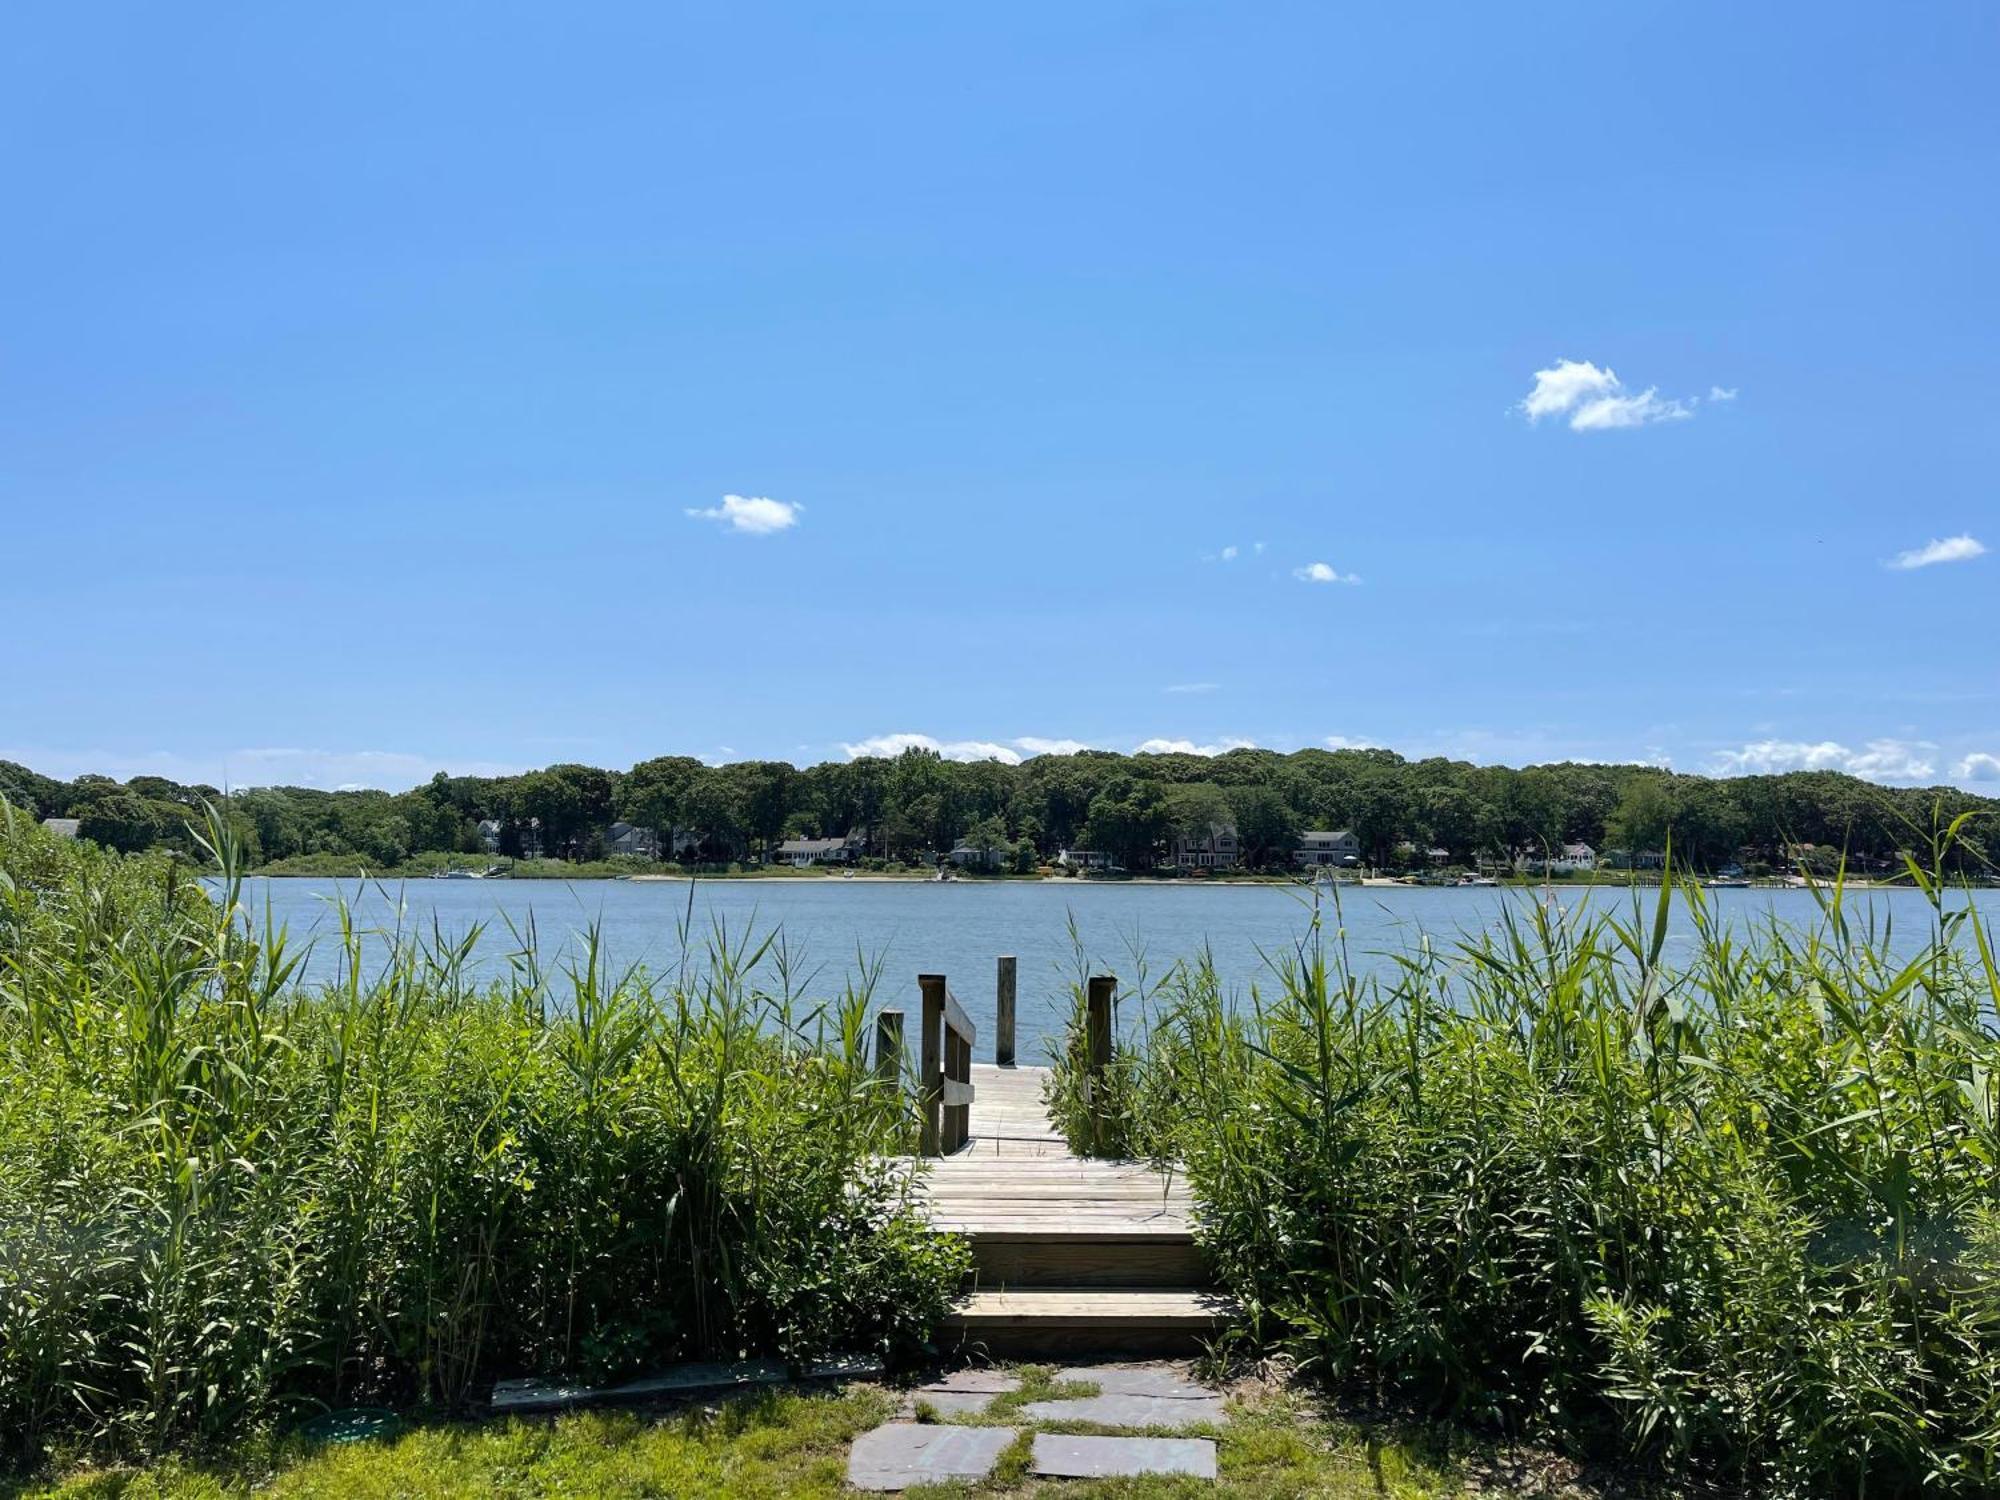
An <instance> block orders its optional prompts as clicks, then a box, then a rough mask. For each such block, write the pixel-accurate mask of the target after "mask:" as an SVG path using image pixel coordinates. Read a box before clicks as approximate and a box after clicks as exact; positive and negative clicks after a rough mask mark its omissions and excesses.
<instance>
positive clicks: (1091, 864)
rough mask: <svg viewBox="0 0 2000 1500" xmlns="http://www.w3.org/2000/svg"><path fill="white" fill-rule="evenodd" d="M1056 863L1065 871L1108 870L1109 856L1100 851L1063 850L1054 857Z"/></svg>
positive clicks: (1109, 865)
mask: <svg viewBox="0 0 2000 1500" xmlns="http://www.w3.org/2000/svg"><path fill="white" fill-rule="evenodd" d="M1056 863H1057V864H1059V865H1061V866H1062V867H1063V868H1064V869H1065V870H1108V869H1110V868H1111V856H1110V855H1109V854H1106V853H1105V852H1104V851H1103V850H1102V849H1065V850H1063V851H1062V852H1061V853H1060V854H1058V855H1056Z"/></svg>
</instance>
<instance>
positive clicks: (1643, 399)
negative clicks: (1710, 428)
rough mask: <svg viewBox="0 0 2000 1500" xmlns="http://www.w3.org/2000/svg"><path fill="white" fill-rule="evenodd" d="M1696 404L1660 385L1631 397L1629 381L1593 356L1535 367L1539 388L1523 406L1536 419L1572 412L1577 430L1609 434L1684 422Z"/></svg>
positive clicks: (1525, 412)
mask: <svg viewBox="0 0 2000 1500" xmlns="http://www.w3.org/2000/svg"><path fill="white" fill-rule="evenodd" d="M1733 394H1734V393H1733V392H1732V395H1733ZM1694 408H1695V399H1692V398H1691V399H1689V400H1685V401H1683V400H1678V399H1668V398H1666V397H1664V396H1662V395H1660V393H1659V389H1658V387H1656V386H1648V387H1647V388H1646V389H1645V390H1643V391H1640V392H1639V393H1638V394H1637V395H1628V394H1627V393H1626V390H1625V383H1624V382H1623V381H1622V380H1620V379H1619V378H1618V377H1617V375H1616V374H1614V373H1613V372H1612V371H1611V370H1610V369H1609V368H1608V367H1607V368H1605V369H1599V368H1598V367H1597V366H1596V365H1594V364H1592V363H1591V362H1590V361H1589V360H1587V359H1559V360H1557V361H1556V362H1555V363H1554V364H1553V365H1551V366H1550V367H1549V368H1548V369H1546V370H1537V371H1535V385H1534V389H1533V390H1531V391H1529V392H1528V394H1527V395H1526V396H1524V397H1522V398H1521V404H1520V408H1519V409H1520V411H1521V413H1522V414H1523V415H1524V416H1526V417H1527V419H1528V420H1529V421H1530V422H1539V421H1541V419H1542V418H1543V417H1558V416H1563V415H1567V416H1568V417H1569V426H1570V430H1571V431H1572V432H1609V431H1612V430H1614V429H1616V428H1621V427H1650V426H1652V425H1653V424H1654V423H1656V422H1679V421H1684V420H1686V419H1687V418H1689V417H1691V416H1693V415H1694Z"/></svg>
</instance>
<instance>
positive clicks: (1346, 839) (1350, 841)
mask: <svg viewBox="0 0 2000 1500" xmlns="http://www.w3.org/2000/svg"><path fill="white" fill-rule="evenodd" d="M1292 860H1293V863H1295V864H1300V865H1306V866H1309V867H1312V868H1320V867H1323V866H1327V865H1332V866H1335V867H1337V868H1340V869H1347V870H1351V869H1353V868H1354V867H1355V866H1356V865H1358V864H1360V863H1361V840H1360V839H1358V838H1356V837H1355V836H1354V834H1353V833H1352V832H1351V831H1350V830H1348V829H1345V828H1337V829H1334V830H1332V831H1331V832H1327V831H1324V830H1321V829H1317V828H1315V829H1309V830H1307V831H1306V832H1305V833H1302V834H1300V835H1299V847H1298V850H1297V851H1296V852H1295V853H1294V854H1293V856H1292Z"/></svg>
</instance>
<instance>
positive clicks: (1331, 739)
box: [1320, 734, 1381, 750]
mask: <svg viewBox="0 0 2000 1500" xmlns="http://www.w3.org/2000/svg"><path fill="white" fill-rule="evenodd" d="M1320 743H1322V744H1323V745H1325V746H1326V748H1327V749H1329V750H1379V749H1380V748H1381V746H1379V745H1377V744H1376V743H1375V741H1373V740H1364V739H1357V738H1356V737H1355V736H1353V735H1348V734H1330V735H1328V736H1327V737H1326V738H1325V739H1324V740H1322V741H1321V742H1320Z"/></svg>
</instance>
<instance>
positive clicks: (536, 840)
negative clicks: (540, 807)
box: [520, 818, 542, 859]
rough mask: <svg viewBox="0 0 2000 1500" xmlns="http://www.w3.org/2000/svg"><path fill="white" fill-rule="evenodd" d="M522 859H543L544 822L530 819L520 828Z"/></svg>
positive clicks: (538, 819)
mask: <svg viewBox="0 0 2000 1500" xmlns="http://www.w3.org/2000/svg"><path fill="white" fill-rule="evenodd" d="M520 833H521V858H523V859H540V858H541V857H542V820H541V819H540V818H530V819H528V821H527V822H525V823H523V824H522V825H521V828H520Z"/></svg>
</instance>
